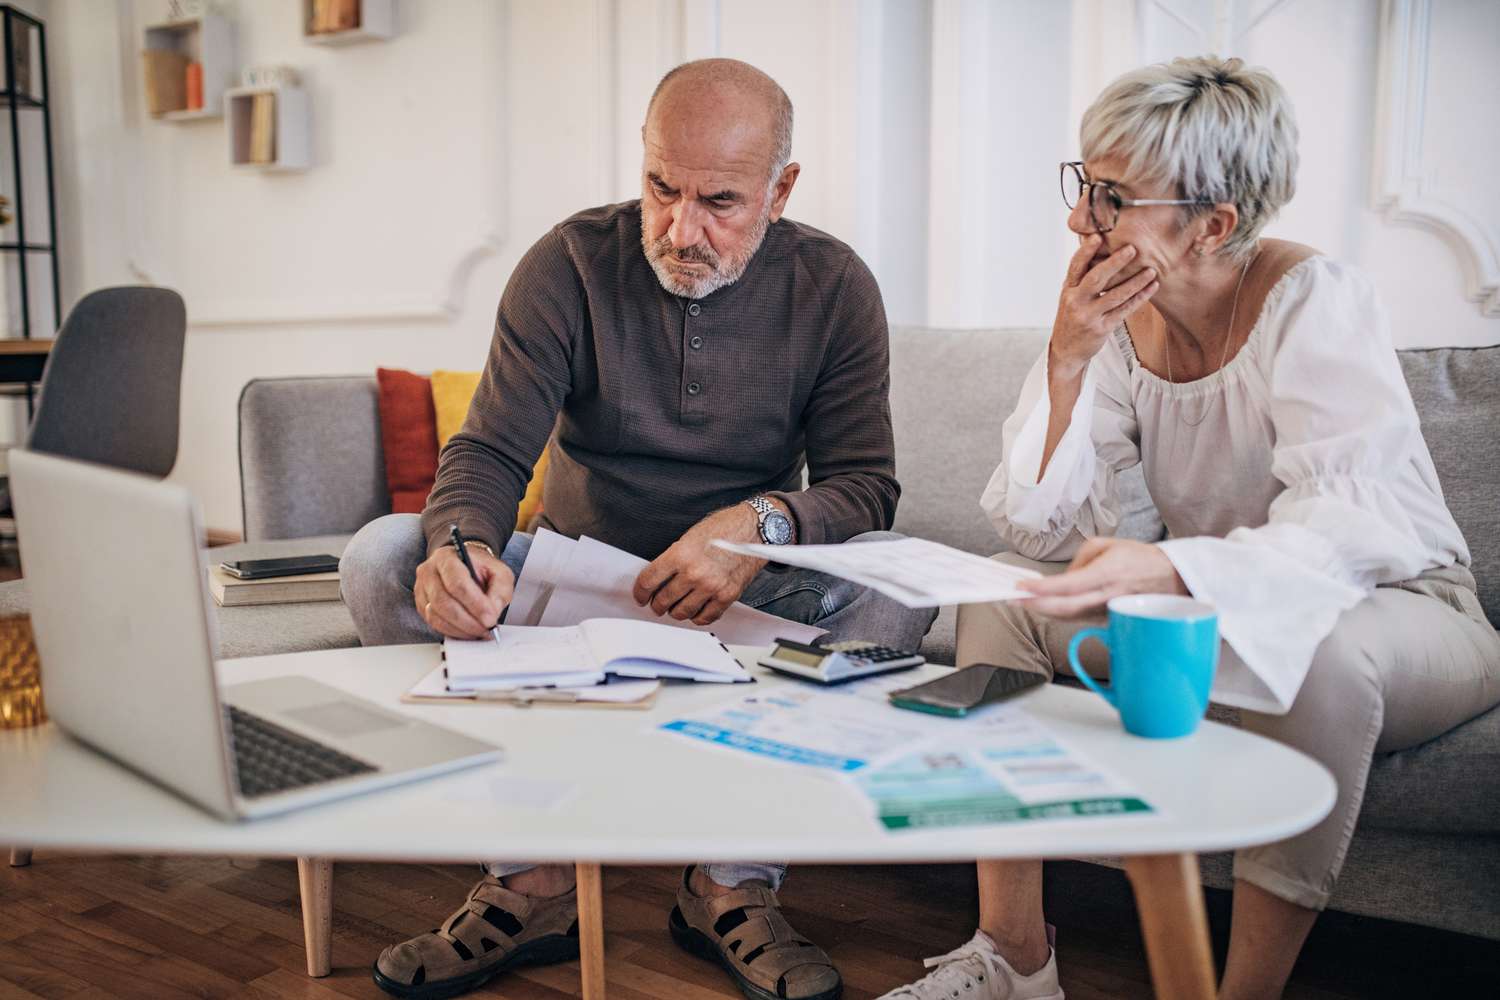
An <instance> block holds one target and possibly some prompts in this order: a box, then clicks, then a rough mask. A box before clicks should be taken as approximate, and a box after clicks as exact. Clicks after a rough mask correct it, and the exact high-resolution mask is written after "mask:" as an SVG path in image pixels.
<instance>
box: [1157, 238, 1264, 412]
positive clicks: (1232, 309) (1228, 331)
mask: <svg viewBox="0 0 1500 1000" xmlns="http://www.w3.org/2000/svg"><path fill="white" fill-rule="evenodd" d="M1259 256H1260V251H1259V250H1257V251H1255V253H1254V254H1253V255H1252V256H1251V257H1250V259H1249V260H1247V261H1245V264H1244V266H1243V267H1241V268H1240V280H1239V281H1237V282H1235V284H1234V300H1233V302H1232V303H1231V304H1230V306H1229V325H1228V326H1227V327H1226V328H1225V330H1224V352H1223V353H1222V354H1220V355H1219V367H1218V368H1216V369H1214V371H1223V370H1224V364H1225V362H1227V361H1228V360H1229V344H1230V342H1231V341H1232V340H1233V339H1234V319H1235V316H1237V315H1238V314H1239V311H1240V289H1241V288H1243V287H1245V275H1247V274H1249V273H1250V265H1251V264H1254V263H1255V258H1256V257H1259ZM1163 332H1165V330H1164V331H1163ZM1209 374H1210V375H1211V374H1213V372H1210V373H1209ZM1206 377H1207V376H1205V378H1206ZM1167 381H1168V382H1171V381H1172V336H1171V334H1167ZM1173 384H1175V383H1173ZM1212 408H1213V402H1212V400H1210V401H1209V405H1208V406H1205V407H1204V408H1203V412H1202V413H1201V414H1200V415H1199V416H1198V419H1197V420H1188V419H1186V418H1184V419H1183V423H1185V424H1187V425H1188V426H1189V427H1197V426H1198V425H1199V424H1201V423H1203V421H1205V420H1207V419H1208V411H1209V410H1211V409H1212Z"/></svg>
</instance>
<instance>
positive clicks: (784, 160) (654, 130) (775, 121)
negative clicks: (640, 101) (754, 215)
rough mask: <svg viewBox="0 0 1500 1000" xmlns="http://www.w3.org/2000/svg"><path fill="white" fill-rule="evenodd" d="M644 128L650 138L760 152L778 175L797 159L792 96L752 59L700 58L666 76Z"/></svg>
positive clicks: (770, 172)
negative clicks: (748, 60) (751, 62)
mask: <svg viewBox="0 0 1500 1000" xmlns="http://www.w3.org/2000/svg"><path fill="white" fill-rule="evenodd" d="M642 131H643V133H644V136H645V139H646V142H647V144H658V145H672V146H677V147H683V146H693V147H697V148H700V149H702V148H713V149H716V150H718V151H720V152H722V153H723V154H727V155H729V156H732V157H734V158H736V159H740V158H743V157H754V158H758V159H760V160H761V162H762V163H763V165H764V166H763V169H765V170H766V172H767V176H768V177H769V178H771V179H774V178H775V177H776V176H777V175H778V174H780V172H781V171H782V169H783V168H785V167H786V165H787V164H788V163H789V162H791V159H792V102H791V100H789V99H788V98H787V96H786V91H784V90H782V89H781V87H780V86H779V85H778V84H777V83H776V81H775V80H773V79H771V78H770V77H769V76H767V75H766V74H765V73H763V72H761V71H760V70H758V69H756V68H755V67H754V66H751V65H750V64H749V63H744V62H740V61H739V60H738V59H699V60H697V61H695V62H689V63H683V64H682V65H681V66H678V67H677V68H676V69H674V70H672V71H670V72H669V73H667V75H666V76H664V77H662V78H661V82H660V83H658V84H657V85H656V90H655V92H653V93H652V95H651V102H650V103H649V104H647V105H646V124H645V126H644V128H643V130H642Z"/></svg>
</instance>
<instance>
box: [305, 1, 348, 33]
mask: <svg viewBox="0 0 1500 1000" xmlns="http://www.w3.org/2000/svg"><path fill="white" fill-rule="evenodd" d="M358 27H359V0H312V10H311V16H310V18H309V20H308V25H307V33H308V34H309V35H325V34H328V33H329V32H334V31H352V30H354V29H355V28H358Z"/></svg>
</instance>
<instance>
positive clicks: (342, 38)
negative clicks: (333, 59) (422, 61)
mask: <svg viewBox="0 0 1500 1000" xmlns="http://www.w3.org/2000/svg"><path fill="white" fill-rule="evenodd" d="M313 6H314V0H302V40H303V41H305V42H307V43H308V44H309V45H331V46H342V45H358V44H360V43H362V42H384V41H388V40H389V39H391V38H394V37H395V36H396V0H359V4H358V7H359V26H358V27H355V28H347V29H345V30H342V31H313V30H312V23H313Z"/></svg>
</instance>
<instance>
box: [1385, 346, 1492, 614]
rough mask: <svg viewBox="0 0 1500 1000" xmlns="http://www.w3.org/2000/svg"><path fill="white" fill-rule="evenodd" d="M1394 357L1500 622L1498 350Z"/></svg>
mask: <svg viewBox="0 0 1500 1000" xmlns="http://www.w3.org/2000/svg"><path fill="white" fill-rule="evenodd" d="M1399 354H1400V356H1401V367H1402V369H1403V370H1404V371H1405V372H1406V384H1407V385H1408V386H1409V387H1410V388H1411V397H1412V401H1413V402H1414V403H1416V405H1417V414H1418V415H1419V416H1420V417H1421V418H1422V436H1423V437H1424V438H1426V439H1427V448H1428V450H1429V451H1431V452H1432V462H1433V465H1435V466H1436V467H1437V473H1438V480H1439V481H1440V482H1441V483H1442V486H1443V498H1444V499H1445V500H1447V502H1448V510H1449V511H1451V512H1452V514H1453V519H1454V520H1455V521H1457V522H1458V527H1459V529H1460V530H1462V531H1463V533H1464V539H1465V540H1466V541H1467V542H1468V543H1469V554H1470V555H1471V556H1472V558H1473V561H1474V562H1473V569H1474V579H1475V580H1476V581H1477V582H1478V584H1479V602H1480V603H1481V604H1482V605H1484V613H1485V614H1486V615H1488V616H1489V619H1490V621H1491V622H1492V623H1494V624H1496V625H1497V626H1500V499H1497V498H1500V434H1496V432H1495V428H1496V427H1497V426H1500V389H1497V388H1496V387H1497V386H1500V347H1470V348H1462V347H1444V348H1438V349H1436V350H1412V351H1401V352H1399Z"/></svg>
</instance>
